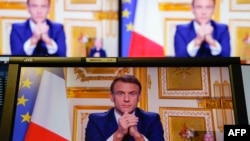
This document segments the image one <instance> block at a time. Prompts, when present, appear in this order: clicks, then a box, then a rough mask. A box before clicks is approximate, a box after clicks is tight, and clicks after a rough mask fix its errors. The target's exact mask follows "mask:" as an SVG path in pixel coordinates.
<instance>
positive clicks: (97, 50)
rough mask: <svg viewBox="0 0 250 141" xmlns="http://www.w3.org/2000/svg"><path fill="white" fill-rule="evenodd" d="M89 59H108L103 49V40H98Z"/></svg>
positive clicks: (91, 50)
mask: <svg viewBox="0 0 250 141" xmlns="http://www.w3.org/2000/svg"><path fill="white" fill-rule="evenodd" d="M88 56H89V57H107V55H106V51H105V50H104V49H103V45H102V39H101V38H96V39H95V43H94V46H93V47H92V48H91V49H90V52H89V55H88Z"/></svg>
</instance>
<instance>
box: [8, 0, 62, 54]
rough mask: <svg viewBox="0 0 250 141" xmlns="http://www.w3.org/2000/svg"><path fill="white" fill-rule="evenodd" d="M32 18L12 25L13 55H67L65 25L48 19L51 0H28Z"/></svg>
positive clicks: (11, 42) (11, 41)
mask: <svg viewBox="0 0 250 141" xmlns="http://www.w3.org/2000/svg"><path fill="white" fill-rule="evenodd" d="M27 9H28V12H29V14H30V18H29V19H27V20H26V21H25V22H24V23H15V24H13V25H12V30H11V35H10V45H11V55H14V56H62V57H64V56H66V43H65V40H66V39H65V33H64V29H63V25H62V24H59V23H54V22H52V21H50V20H49V19H47V16H48V13H49V9H50V0H27Z"/></svg>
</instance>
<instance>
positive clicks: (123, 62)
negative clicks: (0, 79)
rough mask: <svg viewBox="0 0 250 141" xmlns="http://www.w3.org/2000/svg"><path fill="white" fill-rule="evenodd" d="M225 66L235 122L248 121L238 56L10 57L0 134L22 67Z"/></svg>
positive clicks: (8, 124) (7, 135)
mask: <svg viewBox="0 0 250 141" xmlns="http://www.w3.org/2000/svg"><path fill="white" fill-rule="evenodd" d="M79 66H81V67H125V66H128V67H161V66H162V67H187V66H192V67H228V68H229V75H230V81H231V83H230V84H231V91H232V98H233V109H234V116H235V124H244V125H248V117H247V109H246V102H245V93H244V87H243V79H242V72H241V64H240V58H239V57H229V58H202V59H201V58H79V57H73V58H68V57H66V58H58V57H10V59H9V71H8V80H7V87H6V93H5V99H4V101H5V103H4V106H3V116H2V120H1V124H0V125H1V127H0V138H1V139H3V140H11V139H12V132H13V122H14V114H15V108H16V101H17V93H18V86H19V77H20V71H21V67H79Z"/></svg>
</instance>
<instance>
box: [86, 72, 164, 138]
mask: <svg viewBox="0 0 250 141" xmlns="http://www.w3.org/2000/svg"><path fill="white" fill-rule="evenodd" d="M110 90H111V95H110V99H111V101H112V102H113V103H114V107H113V108H111V109H110V110H108V111H106V112H104V113H92V114H90V116H89V121H88V124H87V128H86V132H85V140H86V141H104V140H107V141H121V140H128V141H129V140H135V141H147V140H149V141H164V136H163V127H162V124H161V120H160V116H159V115H158V114H157V113H153V112H145V111H143V110H142V109H140V108H138V107H137V104H138V102H139V101H140V99H141V83H140V82H139V80H138V79H137V78H135V77H134V76H133V75H124V76H121V77H118V78H116V79H115V80H114V81H113V82H112V84H111V86H110Z"/></svg>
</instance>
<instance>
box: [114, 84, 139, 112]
mask: <svg viewBox="0 0 250 141" xmlns="http://www.w3.org/2000/svg"><path fill="white" fill-rule="evenodd" d="M140 98H141V95H140V92H139V87H138V86H137V85H136V84H133V83H127V82H122V81H118V82H116V83H115V85H114V89H113V94H111V96H110V99H111V101H112V102H114V106H115V109H116V111H117V112H118V113H119V114H121V115H122V114H123V113H124V112H128V113H133V112H134V110H135V108H136V107H137V104H138V102H139V100H140Z"/></svg>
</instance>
